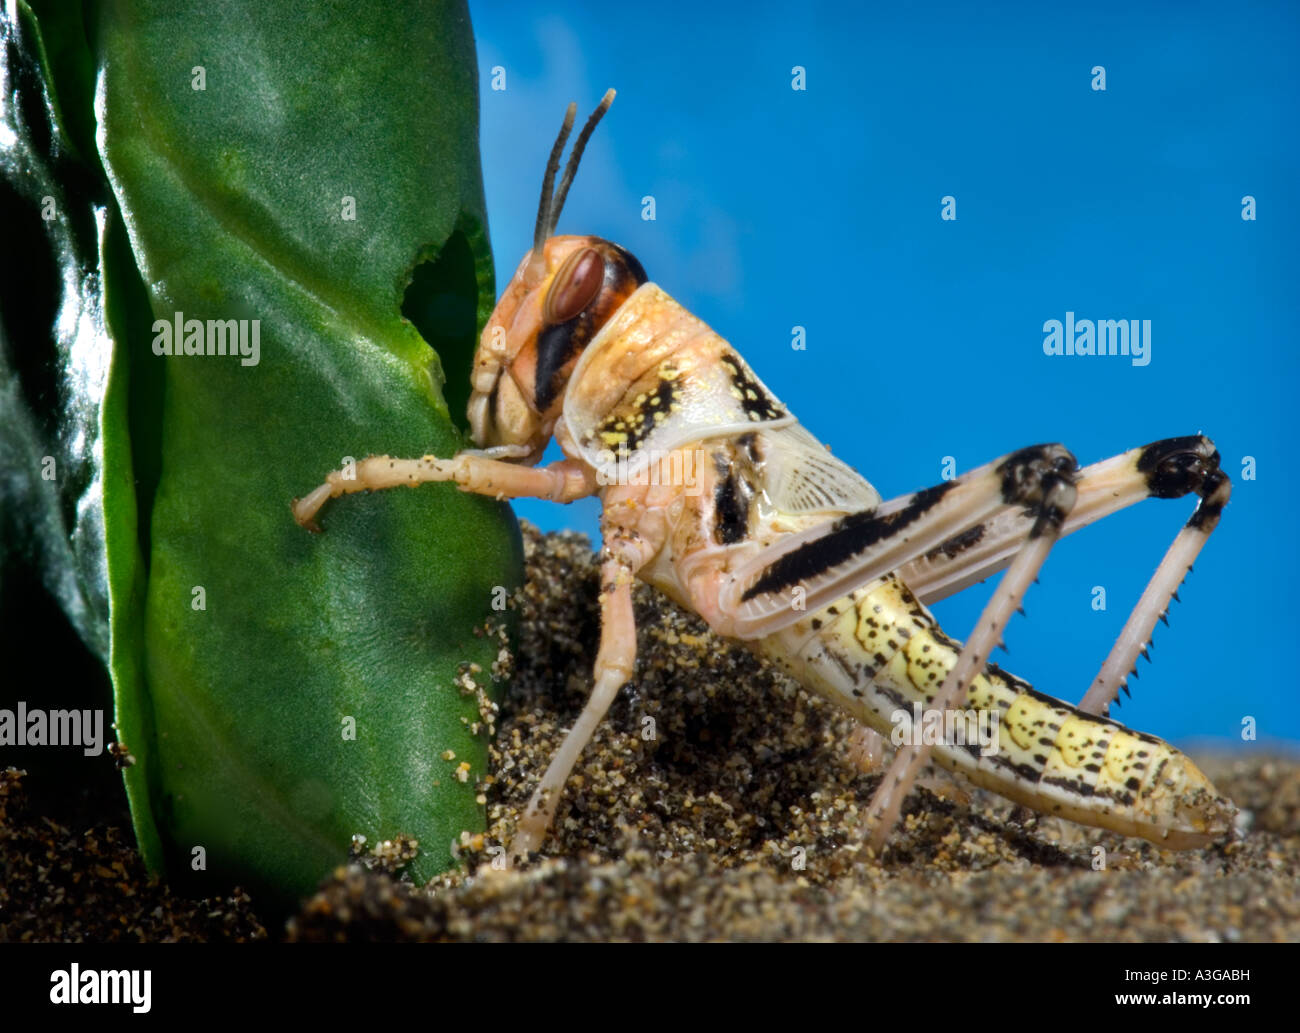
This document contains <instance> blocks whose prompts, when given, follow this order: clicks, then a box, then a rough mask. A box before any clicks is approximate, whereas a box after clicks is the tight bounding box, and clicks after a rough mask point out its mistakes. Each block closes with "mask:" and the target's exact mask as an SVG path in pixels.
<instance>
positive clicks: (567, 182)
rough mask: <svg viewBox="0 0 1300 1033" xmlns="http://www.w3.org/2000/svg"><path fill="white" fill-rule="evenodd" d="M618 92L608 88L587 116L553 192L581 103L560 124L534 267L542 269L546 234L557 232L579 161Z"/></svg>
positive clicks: (548, 167)
mask: <svg viewBox="0 0 1300 1033" xmlns="http://www.w3.org/2000/svg"><path fill="white" fill-rule="evenodd" d="M614 95H615V94H614V91H613V90H606V91H605V96H604V97H602V98H601V101H600V103H599V104H597V105H596V110H595V111H593V112H592V113H591V115H590V117H589V118H588V119H587V124H586V125H585V126H583V127H582V132H580V133H579V134H578V139H577V140H575V141H574V143H573V151H572V152H571V153H570V154H569V161H568V164H566V165H565V167H564V175H563V176H562V177H561V178H560V185H559V187H558V188H556V189H555V193H554V194H552V193H551V188H552V187H553V186H554V184H555V174H556V172H558V171H559V169H560V153H561V152H562V151H563V150H564V143H565V141H566V140H568V138H569V133H570V132H572V131H573V119H574V116H575V115H577V113H578V105H577V104H570V105H569V108H568V110H567V111H566V112H565V113H564V124H563V125H562V126H560V135H559V136H557V137H556V138H555V146H554V147H552V148H551V156H550V158H549V159H548V160H547V162H546V175H545V176H544V177H542V197H541V200H540V201H539V202H538V205H537V225H536V228H535V229H534V230H533V257H532V260H531V261H530V262H529V268H530V269H534V270H537V271H540V267H541V264H542V247H543V245H544V244H545V243H546V238H547V237H549V236H551V235H552V234H553V233H554V232H555V226H556V224H557V223H558V222H559V221H560V212H561V211H562V210H563V209H564V199H565V198H566V197H568V196H569V187H571V186H572V185H573V177H574V176H575V175H576V174H577V172H578V162H579V161H581V160H582V152H583V151H584V150H586V147H587V141H588V140H589V139H591V134H592V133H593V132H594V131H595V129H596V126H597V124H598V123H599V122H600V120H601V118H603V117H604V114H605V112H606V111H608V110H609V106H610V105H611V104H613V103H614Z"/></svg>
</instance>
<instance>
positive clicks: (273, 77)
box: [0, 0, 521, 902]
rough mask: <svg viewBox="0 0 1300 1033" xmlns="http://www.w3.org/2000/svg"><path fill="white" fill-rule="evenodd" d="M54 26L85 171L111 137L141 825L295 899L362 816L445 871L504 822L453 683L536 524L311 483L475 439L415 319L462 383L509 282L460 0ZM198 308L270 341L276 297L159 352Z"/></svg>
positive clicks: (57, 67) (248, 6)
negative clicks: (318, 507) (495, 252)
mask: <svg viewBox="0 0 1300 1033" xmlns="http://www.w3.org/2000/svg"><path fill="white" fill-rule="evenodd" d="M40 6H43V5H38V7H40ZM53 6H55V7H57V5H53ZM74 6H75V5H74ZM88 10H89V8H88ZM38 14H41V17H42V19H44V17H45V15H44V13H42V12H41V11H39V10H38ZM45 24H46V23H45V22H44V21H42V27H44V26H45ZM50 24H51V25H53V26H54V28H53V29H50V30H49V31H47V32H45V33H44V35H45V36H46V37H47V38H46V39H45V40H44V46H43V49H42V50H41V53H42V54H43V58H42V67H43V68H44V69H45V72H46V74H47V75H48V76H50V77H51V78H53V79H54V80H57V82H58V87H57V88H53V87H51V89H50V92H49V98H50V99H49V100H48V101H47V107H48V108H49V110H50V111H51V112H52V113H53V115H52V122H53V123H54V134H55V137H56V139H57V140H62V141H65V145H64V151H65V152H66V154H68V155H69V156H70V158H71V159H78V160H80V161H81V163H82V166H83V167H86V168H92V167H93V171H95V172H98V171H99V168H100V166H99V165H98V164H96V163H95V161H94V157H93V155H92V156H86V154H85V151H86V147H87V146H88V141H90V140H92V139H97V141H98V147H99V155H98V158H99V161H100V162H102V169H103V172H104V174H106V175H107V177H108V183H109V184H110V185H111V196H110V197H108V198H106V202H107V203H106V204H105V205H104V207H103V209H102V212H101V217H100V219H99V225H98V249H99V262H98V269H97V270H96V272H97V275H98V277H100V278H102V284H100V283H96V284H95V286H96V288H99V287H100V286H102V300H103V305H102V315H101V317H100V325H101V326H102V327H103V328H104V333H105V335H106V339H107V337H111V341H112V357H111V365H110V366H109V367H108V370H107V372H108V376H107V387H106V390H105V389H104V387H103V385H102V382H101V385H100V388H99V396H100V397H102V412H100V410H99V401H100V397H95V396H94V392H93V391H89V392H86V394H87V395H88V396H89V401H91V402H93V403H94V411H95V412H96V413H97V414H98V415H99V417H100V419H99V427H100V430H101V431H102V457H103V467H102V474H103V528H104V530H103V537H104V541H105V543H106V552H107V560H108V562H107V573H106V575H103V574H102V572H101V577H100V583H101V584H102V583H103V582H105V581H106V583H107V591H108V598H109V599H110V600H111V621H110V631H111V671H112V677H113V684H114V691H115V695H116V716H117V723H118V729H119V735H120V737H121V739H122V741H123V742H124V743H125V744H126V746H127V747H128V748H129V749H130V751H131V752H132V754H133V755H134V756H135V757H136V759H137V763H136V764H135V765H134V766H133V767H131V768H128V769H127V772H126V783H127V789H128V796H129V798H130V803H131V808H132V815H133V819H134V821H135V825H136V831H137V835H138V838H139V841H140V846H141V850H142V852H143V853H144V855H145V858H146V860H147V861H148V862H149V864H150V865H151V867H154V868H156V869H157V868H162V869H165V870H167V871H169V873H171V874H172V875H180V874H184V873H190V872H191V871H193V870H194V869H195V868H196V864H195V863H194V860H195V858H196V857H198V856H200V851H199V848H201V856H203V857H204V860H205V865H206V868H205V870H203V871H200V872H198V873H196V875H195V877H197V878H212V879H217V880H220V882H221V884H223V885H224V884H225V883H227V882H228V881H229V880H230V879H231V878H235V879H238V880H240V881H242V882H244V883H245V884H246V885H251V886H253V887H254V888H256V889H260V890H263V891H267V892H271V893H273V894H276V895H277V896H278V897H279V898H280V899H281V900H284V901H286V902H287V901H288V900H289V899H291V898H292V897H293V896H294V895H295V894H300V893H303V892H306V891H308V890H310V889H311V888H312V887H313V886H314V884H315V883H316V881H317V880H318V879H319V878H320V877H321V876H322V875H323V874H325V873H326V872H327V871H328V870H329V868H330V867H331V866H333V865H334V864H336V863H338V862H339V861H341V860H342V859H343V858H344V857H345V856H346V850H347V847H348V844H349V842H350V840H351V837H352V836H353V835H354V834H362V835H365V836H366V837H367V838H368V839H369V840H370V841H371V842H372V843H373V842H374V841H375V840H376V839H382V838H389V837H392V836H395V835H397V834H399V833H402V834H408V835H412V836H414V837H416V838H417V839H418V840H419V841H420V845H421V855H420V857H419V859H418V860H417V861H416V862H415V863H414V864H413V865H412V874H413V875H414V876H415V877H417V878H420V879H424V878H428V877H430V876H432V875H433V874H435V873H436V872H438V871H441V870H443V869H444V868H446V867H447V866H448V865H449V864H451V863H452V850H451V845H452V842H453V840H454V839H455V838H456V837H457V836H458V834H459V833H460V832H461V831H462V830H481V829H482V828H483V827H484V816H483V813H482V808H481V807H480V806H479V805H478V804H477V803H476V802H475V795H476V789H475V783H477V782H478V781H480V780H481V779H482V777H483V775H484V774H485V773H486V770H485V769H486V763H487V757H486V733H485V731H483V730H480V731H479V733H478V734H474V733H473V732H472V731H471V729H470V727H469V725H470V724H471V723H472V722H478V721H479V720H480V714H479V710H480V702H481V701H480V700H478V699H476V698H475V697H474V695H473V694H470V695H468V696H467V695H465V694H464V691H463V689H462V687H461V685H460V683H461V682H462V681H463V680H464V674H465V671H466V669H467V667H468V665H474V667H475V668H477V670H478V672H479V673H477V674H475V675H474V680H475V681H477V682H478V683H479V684H480V685H482V686H483V687H484V689H485V690H487V691H486V693H485V694H484V699H486V698H487V697H488V696H490V693H491V690H492V680H491V678H490V677H489V674H488V672H489V671H490V670H491V669H492V666H493V664H494V662H495V661H496V660H497V656H498V651H499V649H500V645H501V642H500V640H499V638H498V637H497V635H496V634H489V635H484V634H482V631H483V628H484V626H485V624H487V623H489V622H492V621H493V620H496V621H497V622H498V623H499V619H500V618H501V616H502V615H501V614H499V613H496V612H495V611H494V610H493V609H492V605H491V604H492V600H493V589H494V588H496V587H498V586H503V587H506V588H510V587H513V586H514V585H515V584H517V583H518V579H519V576H520V571H521V550H520V544H519V538H518V532H517V529H516V527H515V525H514V523H513V520H512V518H511V517H510V516H509V512H508V509H507V508H506V507H504V506H502V505H500V504H497V503H493V502H490V501H487V500H484V499H481V498H476V497H472V496H468V495H464V494H462V493H459V492H457V491H456V490H454V489H453V488H450V487H449V486H444V485H439V486H425V487H422V488H419V489H416V490H412V491H407V490H402V491H392V492H384V493H379V494H375V495H365V496H351V497H348V498H345V499H341V500H337V501H335V502H334V503H331V504H330V505H328V506H327V507H326V509H325V510H324V512H323V516H322V523H323V524H324V526H325V528H326V533H325V534H324V535H322V536H312V535H309V534H308V533H307V532H305V531H303V530H302V529H301V528H299V527H298V526H297V524H296V523H295V522H294V521H293V519H292V516H291V514H290V511H289V503H290V500H291V499H292V498H293V497H294V496H298V495H302V494H305V493H306V492H307V491H309V490H311V489H312V488H313V487H314V486H315V485H316V484H318V483H319V482H320V481H321V479H322V477H323V475H324V474H325V473H326V472H327V471H328V470H330V469H333V468H336V467H338V466H339V465H340V464H341V463H342V462H343V461H344V459H345V457H348V456H353V457H357V458H360V457H363V456H365V455H367V454H369V453H372V452H388V453H391V454H395V455H421V454H424V453H429V452H432V453H435V454H438V455H451V454H453V453H454V452H455V451H456V450H457V449H459V448H461V447H463V446H464V444H465V441H464V439H463V436H462V434H461V433H460V431H459V430H458V429H457V427H456V425H455V424H453V422H452V420H451V419H450V418H449V415H448V410H447V407H446V405H445V403H444V401H443V395H442V382H443V377H442V365H441V364H440V362H439V359H438V356H437V355H435V354H434V352H433V351H432V350H431V349H430V347H429V345H428V344H427V343H426V342H425V340H423V339H422V338H421V337H420V335H419V333H417V331H416V330H415V328H414V327H413V326H412V325H411V324H410V323H409V322H407V321H406V320H405V319H404V318H403V317H402V306H403V302H404V301H405V303H406V305H407V308H408V310H410V311H412V312H416V311H419V312H436V313H439V322H438V324H437V343H438V346H439V348H440V349H441V351H442V354H443V357H444V359H445V360H446V362H447V365H448V367H449V368H452V369H455V370H457V371H458V373H457V376H458V378H459V377H461V376H463V375H464V371H465V370H466V369H467V368H468V361H469V356H470V354H471V353H472V350H473V347H474V343H475V340H476V336H477V330H478V328H479V326H481V322H482V321H483V319H484V318H485V316H486V313H487V311H489V310H490V308H491V303H492V298H493V294H494V292H493V283H492V273H491V261H490V251H489V247H488V243H487V237H486V218H485V215H484V210H483V198H482V187H481V179H480V172H479V165H478V152H477V100H478V98H477V73H476V66H475V59H474V52H473V37H472V34H471V31H470V27H469V20H468V16H467V14H466V11H465V9H464V5H463V4H462V3H446V4H429V5H417V6H414V7H411V8H404V9H403V10H402V11H401V13H400V15H398V14H396V13H388V12H387V11H386V10H385V9H382V5H373V4H363V3H334V4H328V5H325V4H319V5H291V4H285V5H279V4H266V3H264V2H247V0H243V2H224V3H222V4H207V3H199V2H196V0H181V2H177V0H168V2H161V0H156V2H155V0H118V2H114V3H111V4H106V5H104V6H103V7H102V8H101V9H99V13H98V20H97V21H96V22H95V23H94V24H92V25H89V26H86V27H85V28H84V29H82V28H81V27H80V25H79V24H77V23H76V21H75V19H71V18H68V17H63V16H61V17H60V18H59V19H58V20H57V21H51V22H50ZM51 34H56V35H57V36H58V39H59V43H58V45H57V46H56V45H54V44H53V43H51V41H50V39H49V38H48V37H49V36H51ZM83 51H84V53H87V54H93V58H94V61H95V72H96V74H95V75H87V74H86V69H85V67H84V62H82V61H80V59H79V55H81V54H83ZM96 81H97V82H98V87H97V89H98V100H97V103H96V104H95V105H93V106H92V105H91V98H89V97H88V96H87V95H86V91H87V88H88V86H89V84H91V83H94V82H96ZM196 87H202V88H196ZM56 97H57V98H58V99H57V102H56V101H55V100H54V98H56ZM95 114H98V116H99V119H100V121H99V122H98V124H97V125H95V124H94V123H93V121H91V122H88V121H86V120H87V119H88V118H89V119H92V120H93V118H94V116H95ZM92 126H93V127H94V131H95V132H97V137H95V136H94V135H93V134H92V132H91V131H90V130H91V127H92ZM91 195H92V192H91V191H89V190H83V191H80V192H79V193H78V195H77V198H79V199H80V200H81V202H82V205H83V208H85V209H86V210H87V211H86V214H87V215H90V214H91V204H89V203H87V202H88V201H90V202H92V203H93V197H92V196H91ZM74 200H76V198H74ZM353 211H354V212H355V218H354V219H353V218H349V217H348V216H349V215H351V214H352V212H353ZM90 225H92V226H93V225H94V221H93V220H92V221H91V223H90ZM435 256H436V260H434V259H435ZM426 259H428V260H431V264H430V265H428V266H424V267H422V268H421V270H420V273H419V275H418V276H415V282H414V283H413V284H412V277H413V274H414V271H415V268H416V266H417V264H418V263H419V262H421V261H423V260H426ZM408 284H410V285H411V286H410V290H409V291H408V289H407V288H408ZM178 313H180V314H181V315H180V316H179V317H178V315H177V314H178ZM178 318H180V319H181V320H182V324H184V321H186V320H199V321H201V323H202V326H203V327H204V329H205V330H206V328H207V326H208V321H217V320H222V321H224V320H244V321H247V323H246V324H245V327H246V329H247V333H248V337H247V338H246V339H245V341H246V344H251V341H252V339H253V336H252V334H253V325H254V321H256V328H257V335H258V336H257V338H256V339H257V341H258V343H259V350H258V353H257V354H256V356H254V355H253V354H252V352H251V348H250V349H249V351H248V352H247V353H246V354H244V355H242V356H240V355H236V356H231V355H225V356H221V355H172V356H166V355H158V354H156V353H155V342H156V341H157V342H159V344H161V341H162V337H161V336H160V334H161V333H162V330H161V328H162V326H163V325H164V324H167V325H174V324H175V321H176V320H177V319H178ZM422 325H423V324H422ZM254 358H255V359H256V361H254ZM0 386H3V385H0ZM463 397H464V395H463V391H461V393H460V394H459V395H458V398H459V399H461V400H463ZM470 669H471V670H473V669H474V668H470ZM350 721H355V727H356V734H355V739H353V738H349V737H348V735H347V732H348V729H349V722H350ZM451 754H454V759H452V760H446V759H444V757H445V756H448V755H451ZM462 763H467V764H468V774H467V775H466V774H465V772H461V777H458V774H457V768H458V767H459V766H460V765H461V764H462ZM462 779H464V780H462Z"/></svg>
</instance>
